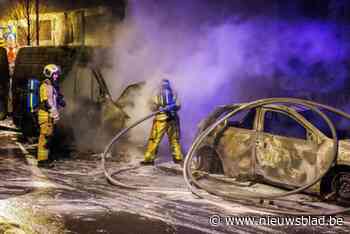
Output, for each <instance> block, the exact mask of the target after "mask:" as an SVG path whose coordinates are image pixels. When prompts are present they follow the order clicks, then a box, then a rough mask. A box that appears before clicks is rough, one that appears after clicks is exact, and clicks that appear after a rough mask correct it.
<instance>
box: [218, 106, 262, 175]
mask: <svg viewBox="0 0 350 234" xmlns="http://www.w3.org/2000/svg"><path fill="white" fill-rule="evenodd" d="M260 111H261V108H256V109H253V110H250V111H249V112H248V113H247V114H246V115H245V116H244V118H242V119H241V120H240V121H228V122H227V123H225V125H224V126H223V127H222V128H221V129H220V130H217V131H215V142H214V143H213V145H214V147H215V149H216V151H217V153H218V155H219V157H220V160H221V162H222V166H223V170H224V174H225V175H226V176H229V177H239V178H247V177H251V176H252V175H253V174H254V170H253V169H254V167H253V165H254V149H255V147H254V146H255V142H256V136H257V131H256V127H257V125H258V124H257V123H258V122H259V119H258V117H259V116H260V114H258V113H260Z"/></svg>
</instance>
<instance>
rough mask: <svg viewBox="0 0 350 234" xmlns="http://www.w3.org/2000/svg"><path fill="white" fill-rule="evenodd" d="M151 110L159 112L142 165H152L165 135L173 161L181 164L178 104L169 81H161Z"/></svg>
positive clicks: (154, 121)
mask: <svg viewBox="0 0 350 234" xmlns="http://www.w3.org/2000/svg"><path fill="white" fill-rule="evenodd" d="M153 102H154V103H153V110H157V109H158V110H160V112H159V113H158V114H157V115H156V116H155V118H154V120H153V125H152V129H151V135H150V137H149V140H148V145H147V150H146V152H145V155H144V161H142V162H141V164H142V165H154V160H155V158H156V155H157V151H158V148H159V144H160V142H161V140H162V138H163V136H164V134H165V133H167V135H168V138H169V143H170V148H171V153H172V157H173V161H174V162H175V163H181V162H182V159H183V155H182V150H181V145H180V122H179V117H178V115H177V111H178V110H179V109H180V103H179V101H178V98H177V97H176V94H175V93H174V92H173V90H172V89H171V86H170V82H169V80H166V79H163V80H162V84H161V88H160V90H159V93H158V95H156V96H155V97H154V100H153Z"/></svg>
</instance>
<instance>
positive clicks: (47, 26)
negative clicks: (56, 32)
mask: <svg viewBox="0 0 350 234" xmlns="http://www.w3.org/2000/svg"><path fill="white" fill-rule="evenodd" d="M51 31H52V29H51V21H50V20H42V21H40V28H39V37H40V40H47V41H49V40H51Z"/></svg>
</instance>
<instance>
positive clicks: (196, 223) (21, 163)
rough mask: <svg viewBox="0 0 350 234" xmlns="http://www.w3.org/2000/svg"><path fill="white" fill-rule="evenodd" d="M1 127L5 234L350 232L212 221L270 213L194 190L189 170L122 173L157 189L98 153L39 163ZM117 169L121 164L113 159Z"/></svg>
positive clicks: (0, 219) (0, 208) (0, 217)
mask: <svg viewBox="0 0 350 234" xmlns="http://www.w3.org/2000/svg"><path fill="white" fill-rule="evenodd" d="M16 136H17V134H16V133H11V132H6V131H0V176H1V177H0V178H1V180H0V233H86V234H87V233H137V234H139V233H145V234H147V233H152V234H153V233H185V234H186V233H191V234H192V233H194V234H196V233H271V232H273V233H287V232H288V233H301V232H302V233H317V232H322V233H325V232H327V233H348V232H349V231H350V222H349V221H350V218H349V217H348V216H346V217H345V225H342V226H335V227H333V226H313V227H311V226H267V225H260V226H259V225H247V226H243V225H241V226H237V225H236V226H226V225H218V226H211V225H210V224H209V217H210V216H212V215H214V214H220V215H222V216H227V215H231V216H232V215H235V216H245V215H255V216H256V215H266V214H262V213H257V211H256V210H254V207H252V206H250V207H248V206H244V205H241V204H238V203H237V204H236V203H232V202H226V201H220V200H218V201H217V202H213V201H206V200H203V199H197V198H196V197H194V196H193V195H192V194H191V193H190V192H189V191H188V190H187V188H186V187H185V183H184V181H183V178H182V176H181V175H179V174H177V173H176V170H175V171H172V170H167V171H165V170H162V169H161V168H160V167H141V168H137V169H135V170H131V171H127V172H125V173H121V174H120V175H117V176H116V177H115V178H117V179H119V180H122V181H123V182H125V183H130V184H133V185H139V186H143V185H146V184H147V185H150V186H156V187H158V188H159V189H156V190H154V191H143V190H137V191H135V190H126V189H121V188H118V187H115V186H112V185H110V184H109V183H108V182H107V181H106V179H105V177H104V175H103V173H102V170H101V168H100V161H99V160H100V158H99V155H96V154H76V155H73V157H72V158H70V159H64V160H59V161H57V162H56V163H55V165H56V166H55V168H53V169H49V170H47V169H39V168H37V166H36V165H35V164H36V161H35V159H34V158H33V156H32V155H33V154H34V153H33V152H34V147H33V146H26V145H21V144H19V143H18V142H17V138H16ZM108 166H109V167H110V168H118V167H119V168H121V167H124V166H125V165H123V166H121V164H120V163H118V162H109V164H108Z"/></svg>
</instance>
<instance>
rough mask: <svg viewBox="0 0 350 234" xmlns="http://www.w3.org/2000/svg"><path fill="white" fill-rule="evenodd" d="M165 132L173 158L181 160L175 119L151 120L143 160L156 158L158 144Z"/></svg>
mask: <svg viewBox="0 0 350 234" xmlns="http://www.w3.org/2000/svg"><path fill="white" fill-rule="evenodd" d="M165 132H166V133H167V135H168V138H169V144H170V149H171V153H172V156H173V159H176V160H182V158H183V156H182V151H181V145H180V136H179V126H178V123H177V121H176V120H167V119H164V120H159V119H157V118H155V119H154V120H153V125H152V130H151V135H150V138H149V140H148V145H147V150H146V152H145V161H146V162H152V161H154V159H155V158H156V155H157V152H158V148H159V144H160V142H161V141H162V139H163V136H164V134H165Z"/></svg>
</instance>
